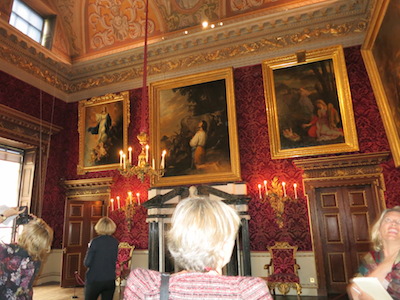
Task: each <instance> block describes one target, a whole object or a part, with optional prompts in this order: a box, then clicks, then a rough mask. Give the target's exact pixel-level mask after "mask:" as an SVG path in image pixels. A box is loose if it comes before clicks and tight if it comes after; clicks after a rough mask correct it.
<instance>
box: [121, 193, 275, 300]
mask: <svg viewBox="0 0 400 300" xmlns="http://www.w3.org/2000/svg"><path fill="white" fill-rule="evenodd" d="M239 225H240V218H239V216H238V214H237V213H236V211H235V210H234V209H233V208H232V207H230V206H228V205H227V204H225V203H224V202H223V201H220V200H211V199H208V198H201V197H197V196H196V197H189V198H186V199H184V200H182V201H181V202H179V204H178V205H177V207H176V209H175V212H174V214H173V216H172V227H171V230H170V231H169V232H168V236H167V239H168V241H167V243H168V249H169V251H170V253H171V255H172V257H173V259H174V260H175V263H176V264H177V265H178V266H179V267H181V268H182V269H183V271H181V272H179V273H176V274H172V275H171V276H170V279H169V299H203V300H204V299H264V300H272V297H271V295H270V293H269V291H268V287H267V285H266V283H265V282H264V281H263V280H262V279H261V278H255V277H241V276H224V275H222V268H223V267H224V266H225V265H226V264H227V263H228V262H229V260H230V258H231V255H232V250H233V247H234V244H235V238H236V235H237V232H238V228H239ZM161 281H162V280H161V274H160V273H159V272H156V271H152V270H145V269H135V270H133V271H132V272H131V274H130V275H129V278H128V282H127V286H126V288H125V295H124V296H125V297H124V299H126V300H132V299H160V288H161Z"/></svg>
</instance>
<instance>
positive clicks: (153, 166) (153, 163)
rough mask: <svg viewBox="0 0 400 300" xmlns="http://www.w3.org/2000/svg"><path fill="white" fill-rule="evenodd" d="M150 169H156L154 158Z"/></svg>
mask: <svg viewBox="0 0 400 300" xmlns="http://www.w3.org/2000/svg"><path fill="white" fill-rule="evenodd" d="M151 167H152V168H153V170H155V169H156V161H155V159H154V158H153V160H152V163H151Z"/></svg>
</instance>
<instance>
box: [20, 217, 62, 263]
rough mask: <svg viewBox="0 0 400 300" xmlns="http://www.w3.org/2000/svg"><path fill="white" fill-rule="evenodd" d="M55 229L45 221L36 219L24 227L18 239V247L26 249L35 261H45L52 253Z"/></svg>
mask: <svg viewBox="0 0 400 300" xmlns="http://www.w3.org/2000/svg"><path fill="white" fill-rule="evenodd" d="M53 234H54V233H53V229H51V227H50V226H49V225H47V223H46V222H45V221H43V219H41V218H34V219H33V220H31V221H30V222H29V223H27V224H25V225H24V228H23V230H22V233H21V235H20V236H19V237H18V245H19V246H21V247H22V248H24V249H25V250H26V251H27V252H28V254H29V256H30V257H32V259H33V260H43V259H44V257H45V256H46V254H47V253H49V252H50V249H51V243H52V242H53Z"/></svg>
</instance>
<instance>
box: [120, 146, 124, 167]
mask: <svg viewBox="0 0 400 300" xmlns="http://www.w3.org/2000/svg"><path fill="white" fill-rule="evenodd" d="M123 155H124V152H123V151H122V150H121V151H119V166H120V167H121V168H122V156H123Z"/></svg>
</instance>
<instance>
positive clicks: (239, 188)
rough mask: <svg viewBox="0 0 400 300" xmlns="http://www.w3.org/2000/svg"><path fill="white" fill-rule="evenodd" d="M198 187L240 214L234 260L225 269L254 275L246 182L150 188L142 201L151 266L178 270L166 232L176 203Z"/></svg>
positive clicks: (165, 269) (239, 273) (151, 267)
mask: <svg viewBox="0 0 400 300" xmlns="http://www.w3.org/2000/svg"><path fill="white" fill-rule="evenodd" d="M195 189H197V193H198V195H199V196H207V197H210V198H212V199H219V200H221V201H224V202H225V203H227V204H228V205H230V206H233V207H234V208H235V209H236V210H237V212H238V214H239V216H240V218H241V227H240V229H239V232H238V236H237V238H236V243H235V247H234V250H233V254H232V258H231V261H230V262H229V263H228V265H227V266H226V270H225V271H224V272H225V273H226V275H241V276H251V264H250V237H249V226H248V225H249V224H248V222H249V219H250V216H249V214H248V205H247V204H248V202H249V200H250V197H249V196H247V195H246V194H247V190H246V184H245V183H228V184H219V185H213V186H208V185H200V186H196V187H187V186H179V187H174V188H166V189H163V188H155V189H150V190H149V200H148V201H147V202H145V203H144V204H143V206H145V207H146V208H147V210H148V213H147V219H146V222H147V223H148V224H149V269H152V270H157V271H160V272H176V271H179V270H177V269H176V266H174V264H173V262H172V261H171V260H170V259H169V257H168V250H167V248H166V243H165V232H166V231H167V229H168V228H169V226H170V223H171V216H172V213H173V212H174V209H175V206H176V205H177V204H178V203H179V201H180V200H181V199H184V198H186V197H188V196H189V193H193V192H195ZM189 191H190V192H189Z"/></svg>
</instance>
